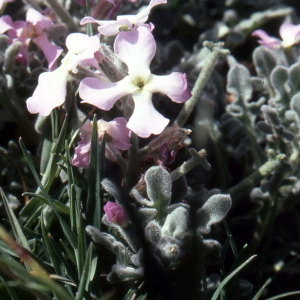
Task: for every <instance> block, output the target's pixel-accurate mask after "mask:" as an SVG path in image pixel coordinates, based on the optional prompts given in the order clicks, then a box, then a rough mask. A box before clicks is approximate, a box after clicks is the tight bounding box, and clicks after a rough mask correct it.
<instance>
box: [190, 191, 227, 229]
mask: <svg viewBox="0 0 300 300" xmlns="http://www.w3.org/2000/svg"><path fill="white" fill-rule="evenodd" d="M230 207H231V198H230V196H229V195H223V194H219V195H213V196H211V197H210V198H209V199H208V200H207V201H206V202H205V203H204V205H203V206H202V207H201V208H200V209H198V211H197V213H196V214H197V220H198V231H199V232H200V233H203V234H208V233H210V230H211V228H210V227H211V225H213V224H215V223H218V222H220V221H222V220H223V219H224V218H225V216H226V214H227V213H228V211H229V209H230Z"/></svg>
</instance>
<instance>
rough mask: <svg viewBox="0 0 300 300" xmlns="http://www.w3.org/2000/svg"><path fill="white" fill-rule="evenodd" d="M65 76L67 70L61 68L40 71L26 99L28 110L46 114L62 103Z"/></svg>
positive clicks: (64, 94)
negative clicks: (33, 87)
mask: <svg viewBox="0 0 300 300" xmlns="http://www.w3.org/2000/svg"><path fill="white" fill-rule="evenodd" d="M67 78H68V71H66V70H64V69H63V68H58V69H56V70H55V71H53V72H45V73H42V74H41V75H40V76H39V82H38V86H37V87H36V89H35V91H34V93H33V95H32V97H30V98H28V99H27V108H28V110H29V112H30V113H32V114H36V113H40V114H41V115H42V116H48V115H49V114H50V112H51V111H52V110H53V109H54V108H55V107H57V106H60V105H61V104H63V103H64V101H65V97H66V93H67V91H66V84H67Z"/></svg>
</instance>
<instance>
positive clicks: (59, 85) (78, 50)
mask: <svg viewBox="0 0 300 300" xmlns="http://www.w3.org/2000/svg"><path fill="white" fill-rule="evenodd" d="M66 46H67V48H68V50H69V51H68V53H67V54H66V56H65V57H64V59H63V60H62V61H61V66H60V67H59V68H57V69H56V70H54V71H53V72H44V73H42V74H40V76H39V81H38V85H37V87H36V89H35V91H34V93H33V95H32V97H30V98H28V99H27V109H28V110H29V112H30V113H32V114H36V113H40V114H41V115H42V116H48V115H49V114H50V112H51V111H52V110H53V109H54V108H55V107H58V106H60V105H61V104H63V103H64V102H65V98H66V94H67V87H66V85H67V81H68V76H69V72H73V73H77V71H78V70H77V65H78V64H79V63H82V64H85V62H86V63H87V64H88V65H90V64H93V63H94V62H93V59H94V55H95V53H96V52H97V51H99V48H100V41H99V38H98V37H97V36H92V37H90V36H88V35H86V34H83V33H72V34H70V35H69V36H68V37H67V40H66Z"/></svg>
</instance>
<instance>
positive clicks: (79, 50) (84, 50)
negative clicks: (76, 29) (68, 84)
mask: <svg viewBox="0 0 300 300" xmlns="http://www.w3.org/2000/svg"><path fill="white" fill-rule="evenodd" d="M66 46H67V48H68V49H69V52H68V53H67V55H66V56H65V57H64V59H63V60H62V61H61V63H62V64H63V66H64V68H65V69H66V70H69V71H72V72H73V73H77V71H78V70H77V65H78V64H79V63H80V62H84V61H86V62H88V61H91V60H93V59H94V56H95V53H96V52H97V51H99V48H100V40H99V38H98V37H97V36H88V35H87V34H83V33H71V34H69V35H68V37H67V39H66Z"/></svg>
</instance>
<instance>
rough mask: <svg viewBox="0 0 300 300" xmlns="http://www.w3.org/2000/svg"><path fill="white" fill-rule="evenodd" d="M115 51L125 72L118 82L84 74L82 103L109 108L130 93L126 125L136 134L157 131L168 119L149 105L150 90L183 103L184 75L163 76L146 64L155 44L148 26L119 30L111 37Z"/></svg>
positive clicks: (185, 92)
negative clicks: (126, 71) (113, 39)
mask: <svg viewBox="0 0 300 300" xmlns="http://www.w3.org/2000/svg"><path fill="white" fill-rule="evenodd" d="M114 50H115V53H116V54H117V55H118V56H119V58H120V60H122V61H123V62H124V63H125V64H126V65H127V67H128V75H127V76H126V77H125V78H123V79H122V80H120V81H118V82H103V81H101V80H99V79H97V78H92V77H87V78H85V79H83V80H82V81H81V83H80V85H79V95H80V97H81V98H82V99H83V102H84V103H90V104H92V105H95V106H96V107H98V108H100V109H103V110H109V109H111V108H112V107H113V105H114V104H115V102H116V101H117V100H118V99H120V98H122V97H124V96H126V95H131V96H132V98H133V101H134V111H133V114H132V116H131V117H130V119H129V121H128V123H127V127H128V128H129V129H131V130H132V131H133V132H135V133H136V134H137V135H138V136H140V137H148V136H150V134H159V133H161V132H162V131H163V129H164V128H165V127H166V126H167V124H168V123H169V119H166V118H165V117H164V116H162V115H161V114H160V113H159V112H158V111H157V110H156V109H155V108H154V106H153V103H152V94H153V93H157V92H160V93H163V94H165V95H167V96H168V97H169V98H170V99H171V100H172V101H174V102H177V103H183V102H185V101H186V100H188V99H189V98H190V96H191V93H190V91H189V89H188V87H187V81H186V75H185V74H182V73H178V72H173V73H172V74H170V75H166V76H157V75H153V74H151V72H150V69H149V65H150V62H151V60H152V59H153V57H154V55H155V52H156V44H155V40H154V37H153V35H152V34H151V32H150V30H149V27H148V26H146V25H144V26H139V27H134V28H133V30H132V31H131V32H121V33H120V34H119V35H118V36H117V37H116V40H115V44H114Z"/></svg>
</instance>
